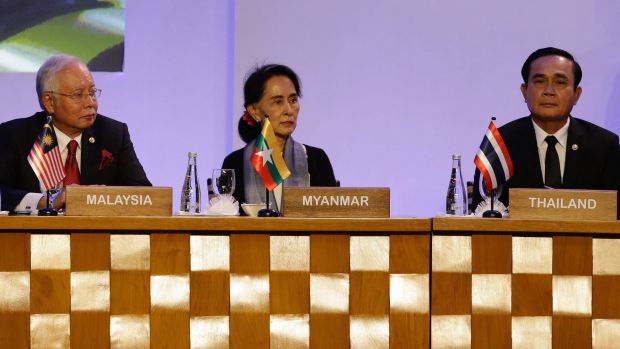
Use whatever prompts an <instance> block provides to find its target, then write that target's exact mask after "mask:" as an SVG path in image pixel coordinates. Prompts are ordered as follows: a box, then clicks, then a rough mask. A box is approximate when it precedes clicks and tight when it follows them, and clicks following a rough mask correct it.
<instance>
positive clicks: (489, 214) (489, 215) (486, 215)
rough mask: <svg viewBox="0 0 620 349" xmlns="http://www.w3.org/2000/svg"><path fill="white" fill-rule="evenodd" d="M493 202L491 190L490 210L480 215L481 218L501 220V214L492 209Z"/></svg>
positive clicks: (493, 194) (493, 195)
mask: <svg viewBox="0 0 620 349" xmlns="http://www.w3.org/2000/svg"><path fill="white" fill-rule="evenodd" d="M493 201H495V189H493V190H491V209H490V210H486V211H484V212H483V213H482V218H502V213H501V212H499V211H496V210H494V209H493Z"/></svg>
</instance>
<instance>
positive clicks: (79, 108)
mask: <svg viewBox="0 0 620 349" xmlns="http://www.w3.org/2000/svg"><path fill="white" fill-rule="evenodd" d="M100 93H101V90H98V89H97V88H96V87H95V83H94V81H93V77H92V75H91V74H90V71H89V70H88V68H87V67H86V66H85V65H84V64H83V63H82V62H80V61H79V60H78V59H77V58H75V57H71V56H65V55H57V56H53V57H51V58H50V59H48V60H47V61H46V62H45V63H44V64H43V65H42V66H41V68H40V69H39V72H38V73H37V95H38V98H39V104H40V105H41V108H42V109H43V110H44V111H41V112H38V113H36V114H34V115H32V116H30V117H28V118H23V119H15V120H11V121H8V122H6V123H3V124H1V125H0V190H1V191H2V210H20V211H22V210H34V209H36V208H42V207H45V205H46V200H45V198H44V196H43V194H41V193H42V189H43V186H42V185H41V183H39V180H38V178H37V176H36V175H35V173H34V171H33V170H32V167H31V166H30V163H29V162H28V154H29V153H30V150H31V148H32V145H33V143H34V142H35V140H36V139H37V136H38V135H39V134H40V133H41V130H42V129H43V125H44V124H45V122H46V120H47V115H51V116H52V125H53V128H54V130H55V133H56V137H57V140H58V147H59V150H60V152H61V158H62V161H63V163H65V171H66V172H67V173H68V172H69V170H67V163H68V161H67V160H68V158H69V157H70V158H73V159H74V163H75V162H77V165H76V166H77V168H76V170H75V171H76V172H75V174H76V176H75V177H76V178H75V181H72V182H71V183H73V184H80V185H93V184H98V185H136V186H138V185H143V186H150V185H151V183H150V182H149V180H148V179H147V177H146V174H145V173H144V170H143V168H142V165H141V164H140V162H139V160H138V158H137V156H136V153H135V151H134V148H133V144H132V142H131V139H130V137H129V131H128V129H127V125H126V124H124V123H121V122H118V121H115V120H113V119H110V118H108V117H105V116H103V115H99V114H97V108H98V101H97V97H98V96H99V95H100ZM74 141H75V142H74ZM71 143H73V144H76V143H77V144H76V146H75V147H73V146H72V145H70V144H71ZM69 148H73V149H75V150H72V151H73V152H74V154H75V156H70V152H69ZM67 178H68V177H65V181H66V180H67ZM65 184H68V183H67V182H65ZM59 185H60V186H62V182H61V183H59ZM64 199H65V196H64V191H63V192H62V193H61V194H60V195H58V196H56V199H55V200H54V202H53V205H54V207H56V208H60V207H62V206H64Z"/></svg>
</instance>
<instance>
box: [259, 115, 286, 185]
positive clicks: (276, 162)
mask: <svg viewBox="0 0 620 349" xmlns="http://www.w3.org/2000/svg"><path fill="white" fill-rule="evenodd" d="M275 144H276V135H275V133H274V132H273V128H272V127H271V123H270V122H269V119H268V118H265V121H264V122H263V129H262V131H261V133H260V134H259V135H258V137H257V138H256V143H254V152H253V153H252V156H251V157H250V163H252V166H253V167H254V169H255V170H256V172H258V174H259V175H260V177H261V179H262V180H263V183H264V184H265V188H267V190H269V191H272V190H273V189H274V188H275V187H277V186H278V185H279V184H280V183H282V182H284V180H285V179H286V178H287V177H288V176H289V175H290V174H291V172H290V171H289V169H288V167H286V163H284V159H283V158H282V153H281V152H280V151H279V150H276V151H274V149H273V147H274V145H275Z"/></svg>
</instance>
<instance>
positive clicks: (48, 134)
mask: <svg viewBox="0 0 620 349" xmlns="http://www.w3.org/2000/svg"><path fill="white" fill-rule="evenodd" d="M51 122H52V117H51V116H48V117H47V121H46V122H45V125H43V130H42V131H41V133H40V134H39V137H38V138H37V140H36V141H35V142H34V144H33V145H32V149H31V150H30V154H28V162H29V163H30V166H31V167H32V170H33V171H34V173H35V174H36V175H37V178H38V179H39V182H40V183H41V184H42V185H43V187H44V188H45V190H50V188H54V187H56V185H57V184H58V183H59V182H60V181H62V180H63V178H65V168H64V166H63V164H62V159H61V158H60V149H59V147H58V141H57V140H56V134H55V133H54V129H53V128H52V126H51V125H50V123H51Z"/></svg>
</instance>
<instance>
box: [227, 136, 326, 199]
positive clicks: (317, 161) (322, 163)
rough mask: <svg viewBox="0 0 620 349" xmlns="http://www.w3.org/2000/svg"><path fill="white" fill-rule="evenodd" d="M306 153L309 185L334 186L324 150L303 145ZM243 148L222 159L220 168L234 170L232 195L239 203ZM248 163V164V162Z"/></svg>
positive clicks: (243, 196) (241, 184)
mask: <svg viewBox="0 0 620 349" xmlns="http://www.w3.org/2000/svg"><path fill="white" fill-rule="evenodd" d="M304 146H305V147H306V152H307V154H308V172H309V173H310V186H312V187H335V186H336V178H335V177H334V170H333V168H332V164H331V162H329V158H328V157H327V154H325V151H323V149H320V148H315V147H311V146H309V145H305V144H304ZM243 149H244V148H241V149H238V150H235V151H234V152H232V153H230V154H228V156H227V157H226V158H225V159H224V163H223V164H222V168H232V169H234V170H235V192H234V193H233V196H234V197H235V199H237V201H239V203H244V202H245V183H244V182H243V166H245V165H246V164H244V163H243ZM248 165H249V164H248Z"/></svg>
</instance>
